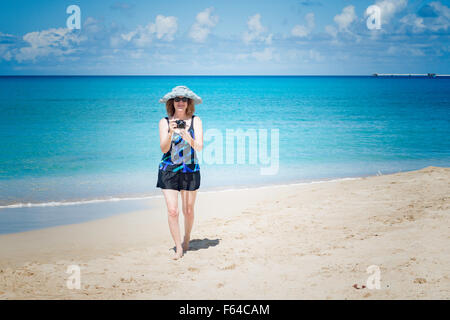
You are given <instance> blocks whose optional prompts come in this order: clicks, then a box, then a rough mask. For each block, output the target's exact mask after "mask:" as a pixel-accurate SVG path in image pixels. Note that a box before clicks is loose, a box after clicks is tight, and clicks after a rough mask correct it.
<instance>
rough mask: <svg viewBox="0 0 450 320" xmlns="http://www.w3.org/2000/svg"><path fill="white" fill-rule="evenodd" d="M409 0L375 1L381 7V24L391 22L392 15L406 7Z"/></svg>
mask: <svg viewBox="0 0 450 320" xmlns="http://www.w3.org/2000/svg"><path fill="white" fill-rule="evenodd" d="M407 4H408V0H381V1H380V0H379V1H377V2H376V3H375V5H377V6H378V7H379V8H380V15H381V26H383V24H387V23H389V21H390V20H391V19H392V17H393V16H394V15H395V14H396V13H398V12H400V11H402V10H403V9H405V8H406V5H407Z"/></svg>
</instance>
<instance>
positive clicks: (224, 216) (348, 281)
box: [0, 167, 450, 299]
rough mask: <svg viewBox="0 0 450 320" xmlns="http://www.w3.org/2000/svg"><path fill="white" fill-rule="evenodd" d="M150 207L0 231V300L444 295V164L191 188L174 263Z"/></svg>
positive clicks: (449, 217)
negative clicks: (188, 221) (72, 279)
mask: <svg viewBox="0 0 450 320" xmlns="http://www.w3.org/2000/svg"><path fill="white" fill-rule="evenodd" d="M150 202H151V203H150ZM150 205H151V206H152V209H151V210H150V209H149V210H148V211H142V212H133V213H127V214H122V215H117V216H114V217H110V218H106V219H101V220H96V221H92V222H87V223H81V224H74V225H68V226H61V227H54V228H48V229H43V230H36V231H30V232H23V233H17V234H10V235H2V236H0V299H449V298H450V278H449V277H450V272H449V271H450V250H449V248H450V232H449V227H450V168H438V167H427V168H424V169H421V170H418V171H412V172H402V173H396V174H390V175H382V176H372V177H366V178H358V179H351V180H338V181H327V182H322V183H313V184H297V185H285V186H271V187H263V188H255V189H243V190H234V191H222V192H201V191H200V192H199V194H198V196H197V203H196V207H195V224H194V229H193V234H192V241H191V250H189V251H188V252H187V253H186V254H185V255H184V257H183V258H182V259H180V260H177V261H175V260H171V256H172V254H173V251H172V248H173V242H172V239H171V237H170V233H169V228H168V225H167V218H166V208H165V204H164V199H163V198H162V197H161V198H155V199H152V200H149V207H150ZM180 205H181V203H180ZM182 226H183V224H182V214H181V215H180V227H181V228H182ZM69 265H78V266H79V267H80V270H81V277H80V279H81V288H80V289H68V287H67V284H66V281H67V279H68V277H69V274H68V273H66V271H67V268H68V266H69ZM371 265H375V266H376V267H375V268H379V271H380V273H379V275H380V278H379V279H380V282H379V283H380V289H376V288H374V289H370V288H368V287H367V279H368V277H369V276H371V275H373V274H372V273H367V268H368V267H369V266H371ZM363 286H366V287H364V288H363Z"/></svg>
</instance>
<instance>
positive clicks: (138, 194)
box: [0, 76, 450, 233]
mask: <svg viewBox="0 0 450 320" xmlns="http://www.w3.org/2000/svg"><path fill="white" fill-rule="evenodd" d="M177 85H186V86H188V87H189V88H191V89H192V90H193V91H194V92H195V93H197V94H198V95H199V96H201V97H202V99H203V103H202V104H200V105H197V106H196V112H195V114H196V115H198V116H199V117H200V118H201V119H202V123H203V130H204V133H205V138H208V139H209V140H208V139H205V142H204V144H205V148H204V150H203V152H200V153H199V155H200V158H201V159H203V157H204V156H205V154H204V153H206V150H207V148H208V146H209V147H210V149H209V150H211V146H212V145H213V144H214V145H215V146H220V144H222V146H223V154H222V156H223V161H222V162H223V163H220V161H219V162H218V161H216V162H212V161H203V162H201V163H200V168H201V169H200V172H201V175H202V180H201V187H200V191H207V190H223V189H238V188H244V187H254V186H264V185H269V184H289V183H301V182H311V181H320V180H330V179H341V178H354V177H362V176H368V175H376V174H389V173H395V172H401V171H410V170H416V169H421V168H423V167H426V166H445V167H448V166H450V139H449V137H450V79H446V78H419V77H417V78H416V77H408V78H380V77H378V78H376V77H371V76H367V77H366V76H107V77H103V76H74V77H71V76H67V77H63V76H61V77H59V76H49V77H47V76H42V77H41V76H30V77H21V76H17V77H13V76H8V77H6V76H5V77H0V148H1V153H0V163H1V166H0V233H12V232H21V231H27V230H33V229H39V228H44V227H50V226H56V225H63V224H70V223H78V222H82V221H88V220H92V219H99V218H103V217H106V216H108V215H113V214H119V213H124V212H128V211H133V210H146V209H150V208H149V207H148V204H147V203H148V201H145V200H146V199H148V198H151V197H154V196H161V191H160V189H157V188H156V178H157V172H158V165H159V162H160V160H161V156H162V152H161V150H160V147H159V132H158V122H159V120H160V119H161V118H162V117H164V116H166V112H165V106H164V105H163V104H160V103H158V100H159V99H160V98H161V97H162V96H163V95H164V94H166V93H167V92H169V91H170V90H171V89H172V88H173V87H175V86H177ZM238 129H241V130H243V131H246V132H250V131H252V130H253V132H260V131H261V130H262V131H264V130H265V131H266V132H267V135H268V137H267V148H268V150H267V152H268V155H269V156H270V155H271V152H274V150H275V149H277V150H278V163H277V170H276V172H275V173H273V174H270V175H262V174H261V167H268V164H267V162H264V161H263V159H262V158H261V159H257V162H256V163H251V162H250V154H247V157H246V158H245V161H243V163H238V161H237V156H236V160H235V161H234V162H233V163H226V161H225V157H226V154H227V153H229V152H233V151H234V152H235V153H237V151H236V150H228V149H226V148H225V146H226V139H227V138H226V133H227V130H238ZM258 130H259V131H258ZM275 131H276V132H278V140H277V141H272V140H271V133H272V132H275ZM208 133H209V135H208ZM221 136H222V138H220V137H221ZM219 138H220V139H219ZM219 140H220V141H219ZM261 141H264V140H263V139H262V137H261V136H258V143H260V142H261ZM272 142H275V143H276V148H274V145H272V144H271V143H272ZM236 145H237V142H236ZM250 148H251V146H250V141H249V140H247V141H246V144H245V146H244V152H246V150H249V149H250ZM258 150H259V149H258ZM211 154H212V153H210V154H209V155H210V156H211ZM219 155H220V154H219ZM214 156H215V157H218V154H217V153H214ZM216 159H217V158H216ZM271 160H272V161H273V159H271ZM241 162H242V161H241ZM161 214H165V213H161Z"/></svg>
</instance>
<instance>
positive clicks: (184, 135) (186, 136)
mask: <svg viewBox="0 0 450 320" xmlns="http://www.w3.org/2000/svg"><path fill="white" fill-rule="evenodd" d="M179 134H180V135H181V137H182V138H183V140H185V141H186V142H187V143H189V144H191V140H192V137H191V135H190V134H189V132H188V131H187V130H186V129H180V133H179Z"/></svg>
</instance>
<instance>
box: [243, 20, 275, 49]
mask: <svg viewBox="0 0 450 320" xmlns="http://www.w3.org/2000/svg"><path fill="white" fill-rule="evenodd" d="M260 20H261V15H260V14H259V13H257V14H255V15H254V16H251V17H250V18H249V19H248V21H247V26H248V30H247V31H245V32H244V35H243V37H242V40H243V41H244V42H245V43H246V44H250V43H251V42H253V41H260V42H265V43H266V44H271V43H272V36H273V34H269V35H268V36H266V35H264V34H265V33H266V31H267V29H266V28H265V27H263V25H262V24H261V21H260Z"/></svg>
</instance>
